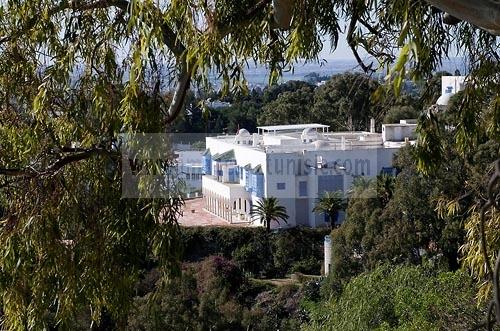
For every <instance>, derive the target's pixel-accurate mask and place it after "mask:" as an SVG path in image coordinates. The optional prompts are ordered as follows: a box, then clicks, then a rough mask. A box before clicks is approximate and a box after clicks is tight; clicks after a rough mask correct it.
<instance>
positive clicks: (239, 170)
mask: <svg viewBox="0 0 500 331" xmlns="http://www.w3.org/2000/svg"><path fill="white" fill-rule="evenodd" d="M415 129H416V121H411V120H407V121H401V123H400V124H390V125H383V127H382V133H376V132H375V123H374V121H373V120H372V125H371V130H370V132H329V131H328V126H327V125H322V124H300V125H277V126H263V127H259V128H258V132H257V133H254V134H250V133H249V132H248V131H247V130H245V129H241V130H239V132H238V134H237V135H225V136H218V137H209V138H206V145H207V150H206V151H205V153H204V155H203V162H202V163H203V172H204V176H203V179H202V190H203V197H204V200H205V208H206V210H208V211H209V212H211V213H213V214H215V215H217V216H219V217H222V218H224V219H225V220H227V221H228V222H230V223H234V222H242V221H247V222H250V221H251V217H250V210H251V206H252V205H253V204H255V203H256V201H257V200H259V199H261V198H263V197H271V196H273V197H276V198H278V199H279V201H280V203H281V205H283V206H284V207H285V208H286V210H287V214H288V215H289V219H288V224H281V226H282V227H291V226H296V225H305V226H311V227H319V226H325V225H327V224H328V223H326V222H325V220H326V217H325V216H324V215H318V214H315V213H313V211H312V210H313V208H314V205H315V203H316V201H317V199H318V198H319V197H321V196H322V194H323V193H324V192H325V191H337V190H340V191H343V192H346V191H347V190H348V189H349V188H350V186H351V185H352V182H353V180H354V178H355V177H356V176H366V177H375V176H376V175H378V174H379V173H380V172H387V173H392V172H393V171H394V169H393V168H392V159H393V155H394V153H395V152H396V151H397V150H398V149H399V148H400V147H401V146H403V145H404V144H406V143H410V142H411V141H413V140H414V139H415ZM255 225H258V222H256V223H255ZM272 226H273V227H277V224H272Z"/></svg>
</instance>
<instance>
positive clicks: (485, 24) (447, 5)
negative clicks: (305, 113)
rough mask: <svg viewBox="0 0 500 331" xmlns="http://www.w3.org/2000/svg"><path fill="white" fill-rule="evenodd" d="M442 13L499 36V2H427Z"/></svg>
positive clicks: (460, 0)
mask: <svg viewBox="0 0 500 331" xmlns="http://www.w3.org/2000/svg"><path fill="white" fill-rule="evenodd" d="M427 2H428V3H430V4H431V5H433V6H435V7H437V8H439V9H441V10H442V11H444V12H446V13H448V14H450V15H452V16H455V17H457V18H459V19H461V20H464V21H467V22H469V23H472V24H474V25H477V26H478V27H480V28H482V29H484V30H486V31H488V32H489V33H491V34H494V35H497V36H498V35H500V2H498V1H494V0H474V1H471V0H427Z"/></svg>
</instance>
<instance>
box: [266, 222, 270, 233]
mask: <svg viewBox="0 0 500 331" xmlns="http://www.w3.org/2000/svg"><path fill="white" fill-rule="evenodd" d="M266 230H267V232H268V233H269V232H271V220H270V219H267V220H266Z"/></svg>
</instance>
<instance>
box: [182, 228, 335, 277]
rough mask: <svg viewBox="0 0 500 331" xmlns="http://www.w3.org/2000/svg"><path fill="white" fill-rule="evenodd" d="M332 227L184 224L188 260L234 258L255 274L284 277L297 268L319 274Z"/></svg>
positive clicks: (308, 272)
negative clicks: (268, 229) (276, 229)
mask: <svg viewBox="0 0 500 331" xmlns="http://www.w3.org/2000/svg"><path fill="white" fill-rule="evenodd" d="M328 232H329V230H327V229H309V228H292V229H286V230H282V231H279V232H274V233H270V234H268V233H266V232H265V230H264V229H263V228H229V227H227V228H226V227H220V228H202V227H198V228H183V229H182V242H183V244H184V247H185V251H184V261H186V262H194V261H200V260H201V259H203V258H205V257H207V256H209V255H216V254H217V255H222V256H224V257H226V258H229V259H233V260H234V261H235V263H236V264H238V266H240V267H241V268H242V270H243V271H244V272H245V273H247V274H250V275H252V276H255V277H264V278H274V277H284V276H285V275H286V274H289V273H293V272H302V273H306V274H319V273H320V270H321V265H322V261H323V239H324V236H325V235H326V234H328Z"/></svg>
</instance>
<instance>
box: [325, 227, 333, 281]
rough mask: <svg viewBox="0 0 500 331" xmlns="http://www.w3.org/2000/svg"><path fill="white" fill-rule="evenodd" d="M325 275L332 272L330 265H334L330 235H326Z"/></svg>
mask: <svg viewBox="0 0 500 331" xmlns="http://www.w3.org/2000/svg"><path fill="white" fill-rule="evenodd" d="M324 247H325V276H326V275H328V273H329V272H330V267H331V265H332V238H331V237H330V236H325V244H324Z"/></svg>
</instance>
